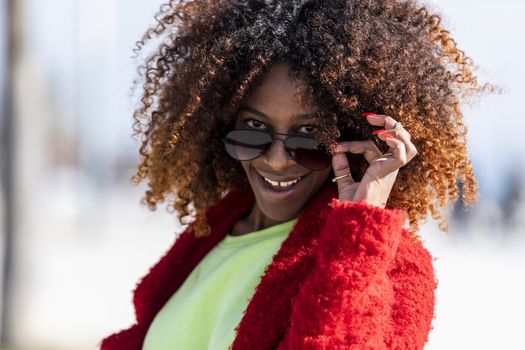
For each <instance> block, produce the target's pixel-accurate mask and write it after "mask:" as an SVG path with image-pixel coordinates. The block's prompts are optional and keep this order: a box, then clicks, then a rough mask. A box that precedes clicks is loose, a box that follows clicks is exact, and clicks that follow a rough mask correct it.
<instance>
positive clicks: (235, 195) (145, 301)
mask: <svg viewBox="0 0 525 350" xmlns="http://www.w3.org/2000/svg"><path fill="white" fill-rule="evenodd" d="M336 197H337V185H336V184H333V183H331V182H326V183H325V184H324V185H323V186H322V187H321V188H320V189H319V191H318V192H317V193H316V194H314V196H313V197H312V198H311V200H310V201H309V202H308V204H307V205H306V207H305V208H304V210H303V211H302V212H301V214H300V215H299V217H298V220H297V222H296V224H295V225H294V227H293V228H292V230H291V232H290V233H289V235H288V237H287V238H286V239H285V240H284V241H283V243H282V245H281V247H280V249H279V251H278V252H277V253H276V254H275V255H274V257H273V260H272V262H271V263H270V265H269V266H268V267H267V269H266V270H265V273H264V275H263V276H262V278H261V282H260V283H259V285H258V286H257V287H256V290H255V293H254V295H253V297H252V299H251V300H250V302H249V304H248V306H247V308H246V311H245V314H244V316H243V318H242V320H241V322H240V324H239V326H238V328H237V337H236V338H235V341H234V343H233V347H232V348H233V349H234V350H235V349H250V348H253V344H258V348H268V349H269V348H275V347H276V346H277V344H278V343H279V341H280V340H281V339H282V338H283V336H284V334H285V331H286V329H287V327H288V322H289V319H290V314H291V306H292V302H291V301H292V298H293V297H294V296H295V295H296V294H297V292H298V290H299V287H300V285H301V283H302V282H303V280H304V279H305V278H306V276H307V275H308V272H309V271H310V270H311V268H312V267H313V262H314V260H313V251H314V249H315V246H316V245H317V236H318V234H319V233H320V229H321V225H322V224H323V222H324V220H325V218H326V215H327V213H328V211H329V210H330V206H329V203H330V202H331V200H332V198H336ZM254 200H255V199H254V194H253V192H252V190H251V187H250V186H249V185H247V186H245V187H244V188H241V189H239V190H237V191H232V192H230V193H228V194H227V195H226V196H225V197H224V198H222V199H221V200H220V201H219V202H218V203H217V204H216V205H214V206H213V207H212V208H210V210H208V212H207V213H206V218H207V220H208V223H209V224H210V226H211V233H210V235H209V236H207V237H201V238H196V237H195V236H194V233H193V231H192V230H186V231H185V232H184V233H182V234H181V235H179V236H178V237H177V239H176V241H175V243H174V244H173V245H172V247H171V248H170V249H169V250H168V251H167V253H166V254H165V255H164V256H163V257H162V258H161V259H160V260H159V262H158V263H157V264H156V265H155V266H154V267H153V268H151V270H150V271H149V272H148V274H146V276H144V277H143V278H142V280H141V281H139V283H138V285H137V287H136V289H135V290H134V295H133V304H134V306H135V315H136V319H137V321H138V325H137V326H139V328H140V329H141V332H142V333H144V336H145V332H146V331H147V328H148V327H149V325H150V324H151V322H152V321H153V318H154V317H155V315H156V314H157V313H158V312H159V311H160V309H161V308H162V307H163V305H164V304H165V303H166V302H167V301H168V299H169V298H170V297H171V296H172V295H173V293H175V292H176V291H177V289H178V288H179V287H180V286H181V285H182V283H183V282H184V280H185V279H186V277H187V276H188V275H189V274H190V273H191V271H192V270H193V268H194V267H195V266H196V265H197V264H198V263H199V262H200V261H201V259H202V258H203V257H204V256H206V254H207V253H208V252H209V251H210V250H211V249H213V247H214V246H215V245H216V244H217V243H218V242H220V241H221V240H222V239H223V238H224V236H225V235H226V234H227V232H229V230H230V229H231V228H232V227H233V225H234V224H235V222H237V220H239V219H240V218H241V217H243V216H245V215H247V213H248V212H249V211H250V210H251V208H252V207H253V204H254Z"/></svg>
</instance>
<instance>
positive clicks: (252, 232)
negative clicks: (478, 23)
mask: <svg viewBox="0 0 525 350" xmlns="http://www.w3.org/2000/svg"><path fill="white" fill-rule="evenodd" d="M156 19H157V21H158V23H159V24H158V26H156V27H154V28H151V29H150V30H148V31H147V32H146V34H145V36H144V37H143V38H142V40H140V41H139V43H138V50H140V49H141V48H142V47H143V45H145V44H146V43H147V42H149V40H150V39H152V37H153V36H161V38H162V40H163V41H162V42H161V44H160V46H159V48H158V50H157V51H156V53H155V54H153V55H151V56H150V57H149V58H148V59H147V60H146V63H145V65H144V66H143V68H144V70H143V71H142V73H143V77H144V83H143V88H144V89H143V96H142V99H141V101H142V106H141V107H140V108H139V109H138V110H137V111H136V114H135V119H136V123H135V130H136V135H141V136H142V147H141V149H140V153H141V155H142V156H143V160H142V163H141V164H140V166H139V168H138V172H137V174H136V175H135V177H134V180H135V181H136V183H138V182H140V181H142V180H144V179H147V180H148V182H149V190H148V191H147V192H146V195H145V198H144V200H145V202H146V203H147V204H148V206H149V207H150V208H151V209H153V210H154V209H156V206H157V204H159V203H162V202H164V201H169V208H170V209H172V210H176V211H177V212H178V216H179V219H180V221H181V222H182V223H186V219H188V218H190V217H191V218H192V220H190V221H189V223H190V226H189V227H188V228H187V230H186V231H185V232H183V233H182V234H180V236H178V237H177V239H176V240H175V242H174V244H173V246H172V247H171V248H170V249H169V250H168V251H167V252H166V254H165V255H164V256H163V257H162V258H161V259H160V260H159V262H157V263H156V264H155V265H154V266H153V267H152V268H151V270H150V271H149V272H148V274H147V275H146V276H144V278H143V279H142V280H141V281H140V283H139V284H138V285H137V287H136V289H135V291H134V298H133V302H134V306H135V313H136V318H137V321H136V323H135V324H134V325H132V326H131V327H130V328H128V329H125V330H122V331H120V332H118V333H115V334H112V335H110V336H108V337H107V338H105V339H104V340H102V342H101V344H100V345H101V349H103V350H110V349H145V350H150V349H156V350H162V349H196V350H198V349H228V348H231V349H422V348H423V346H424V344H425V343H426V342H427V340H428V333H429V332H430V329H431V321H432V318H433V312H434V302H435V299H434V290H435V288H436V281H435V276H434V271H433V267H432V258H431V255H430V254H429V252H428V251H427V250H426V249H425V248H424V247H423V245H422V242H421V240H420V239H419V237H418V235H417V231H418V229H419V221H420V220H425V219H426V216H427V213H428V211H429V210H430V212H431V214H432V216H433V217H434V218H439V219H440V228H441V229H442V230H443V231H445V232H446V231H447V227H446V224H445V221H444V218H443V217H442V216H441V215H440V214H439V212H438V210H437V209H438V207H444V206H446V205H447V203H448V202H449V200H456V199H457V197H458V191H457V186H456V177H457V178H459V180H461V181H462V182H463V192H462V195H463V200H464V201H465V202H466V203H467V204H472V203H473V202H474V201H475V199H476V191H477V189H476V181H475V178H474V176H473V174H472V167H471V163H470V160H469V159H468V157H467V154H466V139H465V134H466V128H465V127H464V125H463V123H462V114H461V110H460V108H459V103H460V98H463V97H465V96H467V95H469V94H471V93H474V92H480V91H482V90H483V89H484V88H485V87H480V86H479V85H478V83H477V80H476V78H475V77H474V76H473V75H472V70H473V69H472V62H471V61H470V59H469V58H467V57H465V56H464V54H463V52H462V51H460V50H458V49H457V48H456V47H455V43H454V41H453V40H452V39H451V38H450V36H449V34H448V32H447V31H445V30H444V29H443V28H442V27H441V26H440V19H439V17H438V16H436V15H432V14H430V13H429V12H428V11H427V10H426V9H425V8H424V7H419V6H417V4H416V3H415V2H413V1H394V0H376V1H356V0H346V1H343V0H328V1H269V0H267V1H261V0H252V1H241V0H237V1H236V0H231V1H219V0H195V1H182V2H180V3H176V2H172V3H169V4H166V5H164V6H162V7H161V10H160V13H159V15H158V16H157V17H156ZM405 221H407V222H406V225H405Z"/></svg>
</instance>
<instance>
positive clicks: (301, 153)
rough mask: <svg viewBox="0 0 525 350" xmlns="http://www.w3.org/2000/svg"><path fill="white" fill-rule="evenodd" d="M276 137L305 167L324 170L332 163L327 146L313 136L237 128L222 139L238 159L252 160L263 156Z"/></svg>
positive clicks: (228, 150) (231, 153)
mask: <svg viewBox="0 0 525 350" xmlns="http://www.w3.org/2000/svg"><path fill="white" fill-rule="evenodd" d="M275 135H283V136H286V138H284V140H283V139H280V138H279V139H278V138H275V137H274V136H275ZM274 139H277V140H281V141H283V142H284V148H285V149H286V152H287V153H288V154H289V155H290V157H291V158H292V159H293V160H295V161H296V162H297V163H299V164H300V165H302V166H304V167H305V168H308V169H310V170H323V169H326V168H327V167H328V166H329V165H330V164H331V163H332V156H331V155H330V154H329V153H328V150H327V149H326V147H325V146H324V145H323V144H322V143H321V142H319V141H318V140H316V139H314V138H311V137H306V136H300V135H289V134H280V133H277V132H272V131H265V130H247V129H236V130H232V131H230V132H228V133H227V134H226V136H225V137H224V138H223V140H222V141H223V142H224V146H225V148H226V152H228V154H229V155H230V156H231V157H233V158H235V159H237V160H252V159H255V158H257V157H260V156H262V155H263V154H264V153H265V152H266V151H267V150H268V149H269V148H270V146H271V145H272V143H273V140H274Z"/></svg>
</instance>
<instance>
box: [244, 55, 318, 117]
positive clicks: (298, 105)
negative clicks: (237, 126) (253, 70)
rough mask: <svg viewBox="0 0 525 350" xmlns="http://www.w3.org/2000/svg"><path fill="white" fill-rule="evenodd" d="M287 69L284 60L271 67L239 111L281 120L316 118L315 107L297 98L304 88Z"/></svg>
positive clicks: (301, 82)
mask: <svg viewBox="0 0 525 350" xmlns="http://www.w3.org/2000/svg"><path fill="white" fill-rule="evenodd" d="M290 69H291V67H290V65H289V64H287V63H277V64H274V65H273V66H272V67H270V69H269V71H268V72H267V73H266V74H265V75H264V76H263V77H262V79H261V81H260V83H259V84H258V85H257V86H256V87H254V88H253V90H252V91H251V92H250V94H249V95H248V96H247V98H246V100H245V102H244V103H243V104H242V105H241V107H240V109H239V111H240V112H244V113H249V114H253V115H256V116H258V117H260V118H265V119H272V120H277V121H281V122H295V121H301V120H305V119H312V118H315V109H314V108H313V107H312V106H311V105H307V103H305V101H301V100H300V95H299V94H300V92H301V91H302V90H303V89H304V83H303V81H301V80H297V79H293V78H292V77H290V76H289V72H290ZM310 102H311V101H310Z"/></svg>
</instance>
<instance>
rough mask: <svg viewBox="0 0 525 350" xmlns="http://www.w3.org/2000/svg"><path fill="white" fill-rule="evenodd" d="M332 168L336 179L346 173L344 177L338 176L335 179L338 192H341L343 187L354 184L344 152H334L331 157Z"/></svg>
mask: <svg viewBox="0 0 525 350" xmlns="http://www.w3.org/2000/svg"><path fill="white" fill-rule="evenodd" d="M332 169H333V170H334V174H335V179H337V178H338V177H339V176H343V175H346V176H345V177H342V178H339V179H337V180H336V181H335V182H337V188H338V190H339V193H341V192H343V191H344V190H345V188H347V187H349V186H351V185H352V184H354V179H352V175H351V172H350V165H349V164H348V158H346V155H345V154H344V153H337V154H334V156H333V157H332ZM348 174H350V175H348Z"/></svg>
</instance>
